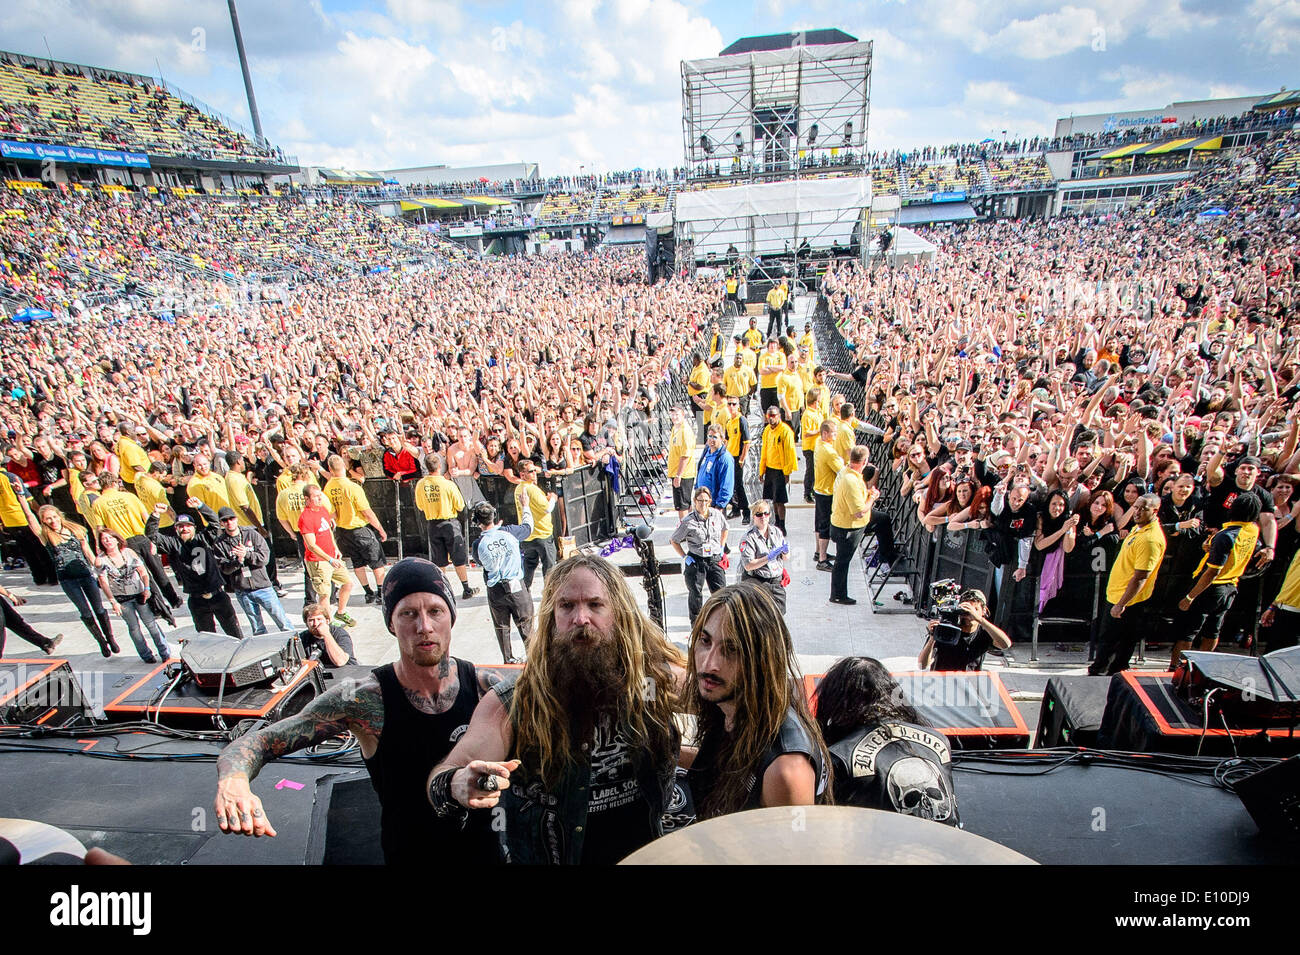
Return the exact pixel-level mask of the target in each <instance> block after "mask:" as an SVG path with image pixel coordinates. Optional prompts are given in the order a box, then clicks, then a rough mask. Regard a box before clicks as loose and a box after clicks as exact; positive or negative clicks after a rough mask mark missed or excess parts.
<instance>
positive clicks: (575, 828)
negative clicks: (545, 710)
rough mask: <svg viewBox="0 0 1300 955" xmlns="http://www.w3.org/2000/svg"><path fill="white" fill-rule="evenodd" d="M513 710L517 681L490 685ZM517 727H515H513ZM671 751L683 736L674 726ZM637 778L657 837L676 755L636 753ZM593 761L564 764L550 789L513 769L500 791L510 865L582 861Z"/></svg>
mask: <svg viewBox="0 0 1300 955" xmlns="http://www.w3.org/2000/svg"><path fill="white" fill-rule="evenodd" d="M492 689H493V690H494V691H495V692H496V694H497V695H498V696H499V697H500V698H501V705H502V706H504V707H505V708H506V711H507V712H509V710H510V705H511V702H512V701H513V699H514V689H515V688H514V681H510V682H509V684H508V685H507V684H506V683H504V682H503V683H498V684H496V686H494V687H493V688H492ZM512 728H513V727H512ZM672 734H673V746H672V751H673V752H676V751H677V744H678V742H679V741H680V737H679V735H678V732H677V729H676V727H675V726H674V727H673V728H672ZM636 757H637V758H636V774H637V783H638V785H639V788H640V791H641V799H642V801H643V802H644V804H645V807H646V812H647V813H648V814H649V816H650V831H651V832H652V833H654V838H655V839H658V838H659V837H660V836H662V835H663V834H664V822H663V814H664V806H665V805H666V804H667V802H668V799H669V797H670V796H671V795H672V793H673V788H674V774H675V771H676V760H675V759H674V760H672V761H670V762H669V763H668V764H667V765H666V766H658V767H656V766H653V765H651V763H650V759H649V758H648V754H647V753H646V752H644V751H642V752H641V753H639V754H636ZM590 783H591V762H590V761H589V760H587V761H584V762H582V763H579V764H578V765H576V766H570V767H569V768H568V769H567V770H565V772H564V775H563V776H562V777H561V779H560V783H559V785H558V786H556V787H555V788H554V790H549V791H548V790H547V789H546V787H545V784H544V783H543V782H542V779H541V777H540V776H539V775H536V774H533V773H530V772H528V770H527V769H526V768H525V767H523V766H520V767H519V769H517V770H515V771H514V772H513V773H511V774H510V788H509V789H507V790H505V791H504V792H503V793H502V794H501V805H502V806H504V807H505V810H506V823H505V832H504V833H503V834H502V836H503V837H502V849H503V853H504V857H505V861H506V862H507V863H509V864H512V865H578V864H579V863H581V862H582V845H583V838H584V836H585V834H586V826H587V805H588V800H589V798H590V791H589V787H590Z"/></svg>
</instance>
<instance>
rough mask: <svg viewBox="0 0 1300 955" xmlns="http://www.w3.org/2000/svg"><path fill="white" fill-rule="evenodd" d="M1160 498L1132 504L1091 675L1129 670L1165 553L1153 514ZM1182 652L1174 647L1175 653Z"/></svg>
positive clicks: (1113, 570) (1112, 570)
mask: <svg viewBox="0 0 1300 955" xmlns="http://www.w3.org/2000/svg"><path fill="white" fill-rule="evenodd" d="M1159 512H1160V498H1159V497H1157V496H1156V495H1154V494H1144V495H1142V496H1141V497H1139V498H1138V499H1137V503H1136V504H1134V505H1133V523H1134V527H1133V529H1132V530H1130V531H1129V534H1128V536H1127V537H1125V538H1124V543H1123V544H1122V545H1121V546H1120V549H1119V553H1118V554H1116V555H1115V563H1114V564H1113V565H1111V568H1110V576H1109V577H1108V578H1107V580H1106V600H1107V602H1108V603H1109V604H1110V614H1109V616H1108V618H1107V619H1106V631H1105V633H1104V634H1103V635H1102V637H1101V639H1100V640H1099V641H1098V643H1097V659H1095V660H1094V661H1093V662H1092V665H1091V666H1090V667H1088V674H1089V675H1090V676H1100V675H1101V674H1102V673H1106V674H1111V675H1113V674H1116V673H1119V672H1120V671H1122V670H1127V669H1128V662H1129V657H1130V656H1131V655H1132V653H1133V648H1134V647H1136V646H1137V642H1138V639H1139V638H1140V637H1141V635H1142V627H1143V626H1145V625H1146V623H1147V620H1148V617H1147V615H1146V613H1145V611H1146V610H1147V606H1146V602H1147V600H1149V599H1150V597H1151V594H1152V593H1154V592H1155V589H1156V572H1157V571H1158V570H1159V569H1160V561H1162V560H1163V559H1164V556H1165V532H1164V531H1163V530H1162V529H1161V528H1160V522H1159V521H1158V520H1156V515H1157V514H1158V513H1159ZM1180 652H1181V651H1180V650H1179V649H1178V648H1177V646H1175V649H1174V655H1175V656H1177V655H1178V654H1179V653H1180Z"/></svg>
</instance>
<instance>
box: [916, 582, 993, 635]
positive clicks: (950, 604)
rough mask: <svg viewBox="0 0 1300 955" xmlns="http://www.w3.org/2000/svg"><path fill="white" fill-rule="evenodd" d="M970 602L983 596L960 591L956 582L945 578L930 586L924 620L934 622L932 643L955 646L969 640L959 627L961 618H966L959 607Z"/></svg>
mask: <svg viewBox="0 0 1300 955" xmlns="http://www.w3.org/2000/svg"><path fill="white" fill-rule="evenodd" d="M971 600H980V601H982V600H983V595H982V594H980V593H979V592H978V591H974V590H962V588H961V585H960V584H958V583H957V581H955V580H953V579H951V578H947V579H945V580H936V581H935V582H934V583H932V584H931V585H930V609H929V610H928V611H927V612H926V619H928V620H933V621H935V625H934V628H933V630H932V631H931V634H932V636H933V637H934V642H935V644H937V645H943V646H956V645H957V644H958V643H961V642H962V641H963V640H967V639H969V637H970V636H972V635H971V634H967V633H966V632H965V631H964V630H963V629H962V626H961V623H962V618H963V617H965V616H967V613H966V611H965V610H962V609H961V605H962V604H963V603H966V602H968V601H971Z"/></svg>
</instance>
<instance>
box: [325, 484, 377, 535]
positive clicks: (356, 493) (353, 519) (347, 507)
mask: <svg viewBox="0 0 1300 955" xmlns="http://www.w3.org/2000/svg"><path fill="white" fill-rule="evenodd" d="M324 490H325V496H326V497H327V498H329V500H330V503H331V504H333V505H334V521H335V523H337V524H338V526H339V529H340V530H344V531H351V530H356V529H357V528H358V527H365V526H366V518H365V515H364V514H363V513H362V512H363V511H367V510H369V509H370V501H369V500H367V499H366V491H365V488H363V487H362V486H361V485H360V484H358V483H357V482H356V481H354V480H352V478H350V477H332V478H330V479H329V480H328V481H326V482H325V488H324Z"/></svg>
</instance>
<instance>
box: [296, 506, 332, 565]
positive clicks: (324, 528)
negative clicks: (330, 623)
mask: <svg viewBox="0 0 1300 955" xmlns="http://www.w3.org/2000/svg"><path fill="white" fill-rule="evenodd" d="M332 526H333V522H332V521H331V520H330V512H329V511H327V510H325V508H323V507H306V508H303V511H302V514H301V515H299V517H298V533H300V534H314V535H315V537H316V546H317V547H319V548H320V549H321V550H322V551H324V552H325V553H326V554H328V555H329V556H330V557H331V558H333V557H337V556H338V555H339V552H338V548H336V547H335V546H334V531H333V530H332V529H331V528H332ZM303 550H305V551H306V552H307V559H308V560H316V561H319V560H320V558H319V557H317V556H316V554H315V553H313V552H312V549H311V548H310V547H304V548H303Z"/></svg>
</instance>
